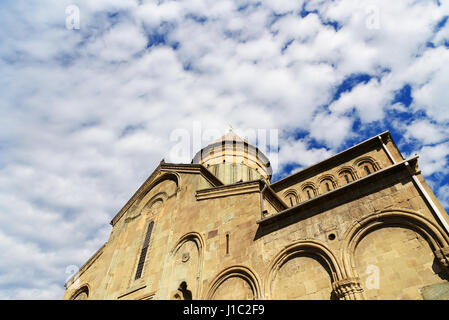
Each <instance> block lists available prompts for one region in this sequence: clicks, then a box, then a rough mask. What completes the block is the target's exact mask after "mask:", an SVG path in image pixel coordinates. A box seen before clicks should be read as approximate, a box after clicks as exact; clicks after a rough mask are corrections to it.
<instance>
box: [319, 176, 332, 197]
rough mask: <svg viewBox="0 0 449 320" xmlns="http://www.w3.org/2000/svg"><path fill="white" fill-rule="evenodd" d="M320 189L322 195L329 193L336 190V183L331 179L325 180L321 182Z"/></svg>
mask: <svg viewBox="0 0 449 320" xmlns="http://www.w3.org/2000/svg"><path fill="white" fill-rule="evenodd" d="M320 189H321V190H320V191H321V193H325V192H329V191H331V190H333V189H335V188H334V182H333V181H332V180H331V179H330V178H325V179H323V180H321V184H320Z"/></svg>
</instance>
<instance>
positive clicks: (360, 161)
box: [354, 156, 381, 171]
mask: <svg viewBox="0 0 449 320" xmlns="http://www.w3.org/2000/svg"><path fill="white" fill-rule="evenodd" d="M364 162H368V163H370V164H371V165H372V166H373V168H374V170H376V171H377V170H380V169H381V167H380V164H379V162H378V161H376V160H375V159H374V158H373V157H370V156H364V157H361V158H358V159H356V160H355V161H354V167H356V168H357V167H359V166H360V165H362V164H363V163H364Z"/></svg>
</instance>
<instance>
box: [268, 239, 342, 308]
mask: <svg viewBox="0 0 449 320" xmlns="http://www.w3.org/2000/svg"><path fill="white" fill-rule="evenodd" d="M340 278H341V272H340V267H339V265H338V263H337V260H336V258H335V256H334V255H333V254H332V252H331V251H330V250H329V249H328V248H327V247H326V246H325V245H324V244H321V243H319V242H317V241H298V242H296V243H294V244H292V245H289V246H287V247H286V248H284V250H282V251H281V252H280V253H279V254H278V255H277V256H276V257H275V258H274V260H273V262H272V263H271V264H270V267H269V272H268V276H267V278H266V283H265V288H266V291H267V295H268V299H281V300H309V299H310V300H329V299H336V296H335V293H334V290H333V287H332V283H334V282H335V281H337V280H338V279H340Z"/></svg>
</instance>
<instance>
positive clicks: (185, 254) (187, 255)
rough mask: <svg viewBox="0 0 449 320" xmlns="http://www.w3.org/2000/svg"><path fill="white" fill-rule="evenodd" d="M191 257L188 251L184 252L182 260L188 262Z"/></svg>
mask: <svg viewBox="0 0 449 320" xmlns="http://www.w3.org/2000/svg"><path fill="white" fill-rule="evenodd" d="M189 259H190V254H189V253H188V252H184V253H183V254H182V258H181V261H182V262H187V261H189Z"/></svg>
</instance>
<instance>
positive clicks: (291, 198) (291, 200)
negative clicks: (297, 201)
mask: <svg viewBox="0 0 449 320" xmlns="http://www.w3.org/2000/svg"><path fill="white" fill-rule="evenodd" d="M290 204H291V206H292V207H293V197H292V196H290Z"/></svg>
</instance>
